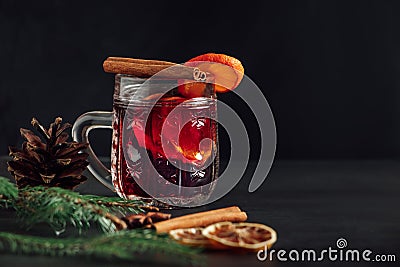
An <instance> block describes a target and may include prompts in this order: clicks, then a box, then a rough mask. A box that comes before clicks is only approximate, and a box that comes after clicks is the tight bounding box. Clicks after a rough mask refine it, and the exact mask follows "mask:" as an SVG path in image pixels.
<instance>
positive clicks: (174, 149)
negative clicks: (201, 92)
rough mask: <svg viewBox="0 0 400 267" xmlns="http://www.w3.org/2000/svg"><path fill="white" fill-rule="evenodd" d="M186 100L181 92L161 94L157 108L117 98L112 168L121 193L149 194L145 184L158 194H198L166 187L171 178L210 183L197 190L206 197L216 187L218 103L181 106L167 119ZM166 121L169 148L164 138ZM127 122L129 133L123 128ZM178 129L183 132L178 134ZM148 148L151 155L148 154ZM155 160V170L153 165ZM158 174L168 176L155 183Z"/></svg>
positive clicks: (190, 183)
mask: <svg viewBox="0 0 400 267" xmlns="http://www.w3.org/2000/svg"><path fill="white" fill-rule="evenodd" d="M183 100H184V99H183V98H179V97H173V98H165V99H160V100H159V101H158V103H157V104H156V105H155V106H154V107H153V108H152V109H151V108H150V107H149V106H145V105H138V106H134V105H130V106H129V107H128V108H126V107H125V106H123V105H117V104H114V114H115V115H114V116H115V117H114V122H113V144H112V174H113V183H114V186H115V188H116V189H117V192H118V194H119V195H120V196H121V197H124V198H128V199H138V198H150V196H149V195H148V194H147V193H146V192H145V191H144V190H143V189H142V188H141V185H142V186H144V185H145V186H146V188H149V187H150V188H152V192H158V194H157V197H169V198H177V199H178V202H179V201H185V200H190V199H192V198H193V199H194V198H196V197H197V196H195V195H179V194H177V193H176V191H174V192H168V191H166V186H165V184H166V181H168V182H170V183H173V184H175V185H179V186H182V187H198V186H204V185H210V186H209V187H206V188H204V187H203V188H201V189H200V188H199V190H198V191H196V193H195V194H198V195H202V197H207V196H208V195H209V194H210V193H211V190H212V186H211V184H210V182H212V181H213V180H214V179H216V177H217V172H218V155H217V153H216V144H217V123H216V122H215V121H214V120H212V119H210V117H211V118H215V113H216V106H215V105H216V104H215V102H212V103H213V104H210V101H208V102H207V103H206V104H205V103H202V104H198V105H197V104H193V105H191V106H185V107H180V108H178V110H179V112H177V113H176V114H175V116H173V117H171V118H168V120H167V119H166V118H167V116H168V114H169V113H170V112H171V111H172V110H173V109H174V108H175V107H176V106H177V105H178V104H179V103H182V101H183ZM203 102H204V101H203ZM146 115H148V118H147V124H146V122H145V117H146ZM125 116H128V117H127V118H125ZM124 118H125V125H124ZM187 120H188V123H186V124H185V123H184V122H185V121H187ZM127 122H129V123H127ZM163 125H164V130H163V135H164V138H165V140H166V142H164V149H163V147H162V144H161V131H162V126H163ZM123 127H125V131H124V135H125V136H123V134H122V132H123V130H124V129H123ZM177 132H179V137H177V136H176V134H175V133H177ZM205 138H209V139H211V140H213V141H214V144H213V143H212V142H211V141H203V142H202V143H200V142H201V141H202V140H203V139H205ZM124 152H125V153H124ZM145 153H146V154H147V155H148V157H149V159H150V161H148V160H145V156H146V155H145ZM167 155H168V156H169V160H168V159H167ZM213 155H215V158H214V159H213ZM171 162H173V163H174V164H175V165H177V166H178V167H176V166H174V165H173V164H171ZM150 164H151V165H152V166H154V168H155V170H156V172H153V171H152V168H150V167H151V166H150ZM208 164H209V166H208V167H206V168H204V169H203V167H204V166H207V165H208ZM182 169H183V170H182ZM154 175H156V176H158V177H162V178H163V179H162V180H161V181H163V182H158V183H157V184H154V180H153V179H149V177H152V176H154ZM134 177H135V178H136V180H135V179H134ZM152 183H153V184H152Z"/></svg>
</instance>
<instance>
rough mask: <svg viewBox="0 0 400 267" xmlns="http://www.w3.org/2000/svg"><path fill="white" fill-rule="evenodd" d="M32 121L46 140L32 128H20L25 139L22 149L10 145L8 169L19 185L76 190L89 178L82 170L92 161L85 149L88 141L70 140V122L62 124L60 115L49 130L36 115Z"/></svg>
mask: <svg viewBox="0 0 400 267" xmlns="http://www.w3.org/2000/svg"><path fill="white" fill-rule="evenodd" d="M31 124H32V125H33V126H34V127H35V128H36V129H37V131H38V132H39V133H40V134H41V135H42V136H43V139H44V140H45V142H43V141H42V139H41V138H40V137H39V136H37V135H35V134H34V133H33V132H32V131H30V130H27V129H22V128H21V130H20V132H21V135H22V136H23V137H24V138H25V140H26V142H24V143H23V144H22V149H21V150H20V149H17V148H14V147H9V149H10V156H12V157H13V159H12V160H11V161H9V162H8V171H9V172H10V173H11V175H13V176H14V178H15V180H16V183H17V186H18V187H19V188H21V187H25V186H28V185H29V186H37V185H43V186H58V187H62V188H66V189H73V188H75V187H76V186H77V185H79V184H80V183H82V182H84V181H86V180H87V178H86V177H85V176H83V175H82V172H83V171H84V170H85V169H86V166H87V165H88V164H89V163H88V162H87V160H86V159H87V157H88V154H87V153H84V152H82V151H83V150H85V149H86V148H87V147H88V144H83V143H78V142H67V140H68V138H69V135H68V134H67V133H66V132H65V130H66V129H68V128H70V127H71V124H69V123H65V124H62V119H61V118H56V119H55V121H54V123H52V124H50V128H49V129H48V130H47V129H45V128H44V127H43V126H42V125H41V124H40V123H39V122H38V121H37V120H36V119H35V118H33V119H32V122H31Z"/></svg>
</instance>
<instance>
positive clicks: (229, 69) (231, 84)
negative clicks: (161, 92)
mask: <svg viewBox="0 0 400 267" xmlns="http://www.w3.org/2000/svg"><path fill="white" fill-rule="evenodd" d="M185 65H187V66H191V67H197V68H199V69H200V70H201V71H205V72H209V73H211V74H213V76H214V79H215V80H214V83H215V91H216V92H217V93H226V92H228V91H230V90H233V89H235V88H236V87H237V86H238V85H239V83H240V82H241V80H242V78H243V75H244V68H243V65H242V63H241V62H240V61H239V60H238V59H236V58H234V57H231V56H228V55H224V54H215V53H207V54H204V55H200V56H197V57H194V58H192V59H190V60H189V61H187V62H186V63H185ZM205 88H206V85H205V83H202V82H193V83H186V84H183V85H180V86H179V87H178V91H179V93H180V94H182V95H183V96H185V97H198V96H203V95H204V90H205Z"/></svg>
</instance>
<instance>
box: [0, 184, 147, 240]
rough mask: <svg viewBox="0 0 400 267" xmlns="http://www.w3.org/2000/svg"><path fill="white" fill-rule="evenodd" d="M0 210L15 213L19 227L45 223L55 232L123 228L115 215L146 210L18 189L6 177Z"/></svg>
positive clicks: (137, 204)
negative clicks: (8, 209) (72, 228)
mask: <svg viewBox="0 0 400 267" xmlns="http://www.w3.org/2000/svg"><path fill="white" fill-rule="evenodd" d="M0 196H1V198H0V207H12V208H14V209H15V210H16V212H17V215H18V218H19V220H20V222H21V225H22V226H24V227H26V228H27V229H29V228H31V227H32V226H34V225H36V224H39V223H45V224H48V225H49V226H50V227H51V228H52V229H53V230H54V231H55V232H56V233H61V232H63V231H64V230H65V229H66V227H67V226H68V225H71V226H73V227H75V228H77V229H78V231H79V233H81V232H82V230H87V229H88V228H90V226H91V224H93V223H94V224H97V225H98V226H100V229H101V230H102V231H103V232H113V231H115V230H121V229H125V228H126V223H125V222H124V221H123V220H121V219H119V218H118V216H117V215H126V214H127V213H139V212H143V210H144V209H151V208H150V207H146V206H145V205H144V203H143V202H141V201H133V200H123V199H121V198H118V197H102V196H94V195H81V194H79V193H77V192H73V191H71V190H68V189H62V188H59V187H43V186H35V187H25V188H22V189H20V190H18V189H17V188H16V186H15V185H14V184H12V183H11V182H10V181H9V180H8V179H6V178H0Z"/></svg>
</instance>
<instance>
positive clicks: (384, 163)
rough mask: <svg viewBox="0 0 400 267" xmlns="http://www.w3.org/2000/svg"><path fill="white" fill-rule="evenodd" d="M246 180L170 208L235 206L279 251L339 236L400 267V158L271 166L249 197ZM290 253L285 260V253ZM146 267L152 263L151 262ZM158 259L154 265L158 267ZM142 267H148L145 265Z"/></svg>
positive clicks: (18, 259) (215, 258) (222, 257)
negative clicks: (199, 202) (263, 228)
mask: <svg viewBox="0 0 400 267" xmlns="http://www.w3.org/2000/svg"><path fill="white" fill-rule="evenodd" d="M0 175H3V176H8V174H7V172H6V158H5V157H3V158H1V160H0ZM249 181H250V177H249V175H246V176H245V177H243V179H242V180H241V181H240V183H239V184H238V186H237V187H236V188H234V189H233V190H232V191H231V192H230V193H229V194H228V195H226V196H225V197H223V198H222V199H220V200H218V201H216V202H214V203H212V204H210V205H208V206H203V207H199V208H193V209H183V210H172V211H171V213H172V214H173V215H181V214H185V213H192V212H196V211H200V210H208V209H214V208H218V207H225V206H230V205H238V206H240V208H241V209H242V210H245V211H246V212H247V214H248V217H249V219H248V221H250V222H259V223H264V224H267V225H269V226H271V227H273V228H274V229H275V230H276V231H277V232H278V241H277V243H276V244H275V246H274V247H273V249H275V250H276V251H278V250H286V251H287V253H289V251H290V250H292V249H296V250H298V251H300V253H301V251H302V250H303V249H314V250H315V251H316V252H321V251H322V250H324V249H328V248H329V247H332V249H336V248H337V246H336V241H337V240H338V239H339V238H344V239H346V241H347V247H346V249H358V250H359V251H361V252H362V251H363V250H365V249H369V250H371V251H372V254H371V256H370V258H373V257H374V255H377V254H385V255H395V257H396V262H394V263H388V262H386V263H383V262H379V263H377V262H370V264H371V265H379V266H386V265H390V266H398V264H399V262H400V252H399V248H400V209H399V204H400V161H398V160H363V161H361V160H349V161H295V160H292V161H276V162H275V163H274V165H273V167H272V170H271V172H270V174H269V176H268V179H267V180H266V181H265V182H264V184H263V185H262V186H261V188H259V189H258V190H257V191H256V192H254V193H249V192H248V191H247V187H248V183H249ZM79 191H80V192H82V193H95V194H108V195H109V194H110V192H108V191H107V189H105V188H103V187H102V185H101V184H99V183H98V182H97V181H95V180H94V179H93V178H90V180H89V181H88V182H87V183H86V184H84V185H82V186H80V188H79ZM0 231H18V226H17V225H16V223H15V217H14V216H12V212H10V211H4V210H3V211H0ZM205 256H206V257H205V258H206V266H240V267H248V266H281V265H296V266H297V265H304V266H308V265H310V262H307V261H302V262H294V261H291V260H288V261H287V262H282V261H279V260H278V259H277V258H276V257H275V258H273V260H272V261H259V260H258V259H257V256H256V255H255V254H249V255H238V254H233V253H228V252H216V253H214V252H213V253H210V252H206V253H205ZM286 256H287V255H286ZM318 264H319V265H324V266H325V265H326V266H328V265H329V266H330V265H335V266H336V265H338V264H340V265H342V264H344V265H347V266H353V265H356V266H357V265H359V266H364V265H366V262H345V261H339V260H336V262H332V261H329V259H328V258H327V257H325V260H324V261H322V262H319V263H318ZM0 265H1V266H41V267H42V266H55V265H57V267H62V266H71V265H73V266H76V267H79V266H115V265H119V266H142V265H143V263H140V264H137V263H118V264H113V263H111V262H106V261H98V260H91V259H76V258H48V257H37V256H20V255H18V256H16V255H8V254H2V255H0ZM150 265H151V264H150ZM159 265H160V262H158V266H159ZM146 266H147V265H146Z"/></svg>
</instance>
